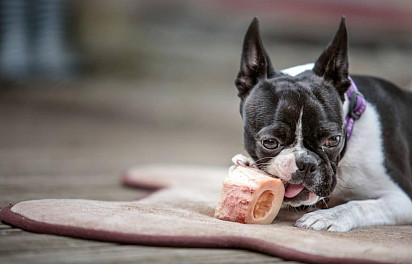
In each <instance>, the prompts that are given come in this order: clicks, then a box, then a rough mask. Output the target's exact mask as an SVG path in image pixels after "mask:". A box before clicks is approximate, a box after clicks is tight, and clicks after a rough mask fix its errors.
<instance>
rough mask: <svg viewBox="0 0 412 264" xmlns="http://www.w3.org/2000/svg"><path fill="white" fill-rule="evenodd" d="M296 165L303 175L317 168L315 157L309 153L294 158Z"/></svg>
mask: <svg viewBox="0 0 412 264" xmlns="http://www.w3.org/2000/svg"><path fill="white" fill-rule="evenodd" d="M296 167H298V170H299V172H300V173H302V174H303V175H309V174H311V173H312V172H314V171H316V169H317V168H318V163H317V161H316V159H315V158H314V157H312V156H309V155H300V156H299V157H298V158H297V159H296Z"/></svg>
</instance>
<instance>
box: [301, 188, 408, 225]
mask: <svg viewBox="0 0 412 264" xmlns="http://www.w3.org/2000/svg"><path fill="white" fill-rule="evenodd" d="M402 224H412V202H411V200H410V199H409V197H408V196H407V195H406V194H405V193H403V192H399V193H391V194H386V195H385V196H382V197H381V198H379V199H374V200H362V201H350V202H348V203H345V204H341V205H338V206H336V207H333V208H330V209H326V210H318V211H315V212H311V213H307V214H305V215H304V216H302V217H301V218H300V219H298V220H297V221H296V224H295V225H296V226H298V227H302V228H308V229H314V230H328V231H335V232H345V231H349V230H351V229H353V228H357V227H362V226H373V225H402Z"/></svg>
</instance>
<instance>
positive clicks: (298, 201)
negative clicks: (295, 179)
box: [283, 188, 321, 207]
mask: <svg viewBox="0 0 412 264" xmlns="http://www.w3.org/2000/svg"><path fill="white" fill-rule="evenodd" d="M320 199H321V198H320V197H319V196H317V195H316V194H315V193H313V192H311V191H309V190H308V189H307V188H303V190H302V191H301V192H300V193H298V194H297V195H296V196H294V197H291V198H288V197H284V199H283V203H284V204H287V205H290V206H292V207H299V206H301V205H314V204H316V203H317V202H318V201H319V200H320Z"/></svg>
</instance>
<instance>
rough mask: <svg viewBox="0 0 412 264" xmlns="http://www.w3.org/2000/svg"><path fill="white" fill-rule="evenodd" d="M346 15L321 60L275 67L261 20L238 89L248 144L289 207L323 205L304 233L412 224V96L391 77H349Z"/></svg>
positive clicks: (307, 217)
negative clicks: (282, 187) (281, 188)
mask: <svg viewBox="0 0 412 264" xmlns="http://www.w3.org/2000/svg"><path fill="white" fill-rule="evenodd" d="M347 46H348V41H347V31H346V25H345V18H344V17H342V20H341V22H340V26H339V29H338V30H337V32H336V33H335V35H334V37H333V39H332V41H331V42H330V43H329V45H328V46H327V48H326V49H325V50H324V51H323V52H322V53H321V55H320V56H319V58H318V59H317V60H316V62H315V63H312V64H306V65H302V66H298V67H294V68H291V69H287V70H283V71H276V70H275V69H274V67H273V66H272V64H271V60H270V58H269V56H268V54H267V53H266V51H265V49H264V47H263V44H262V41H261V38H260V33H259V22H258V20H257V18H254V19H253V21H252V22H251V24H250V26H249V28H248V30H247V33H246V35H245V37H244V42H243V50H242V56H241V63H240V70H239V73H238V75H237V78H236V81H235V85H236V87H237V90H238V96H239V97H240V114H241V116H242V119H243V123H244V147H245V149H246V151H247V152H248V154H249V156H250V157H251V158H248V157H246V156H243V155H237V156H235V157H234V161H235V162H236V163H244V164H248V165H251V164H253V165H254V166H257V167H258V168H259V169H261V170H264V171H266V172H267V173H269V174H270V175H273V176H275V177H278V178H280V179H281V180H282V181H283V182H284V185H285V197H284V204H286V205H289V206H292V207H302V206H314V205H316V204H319V203H320V202H323V203H325V204H326V205H327V206H328V209H319V210H315V211H312V212H309V213H306V214H304V215H303V216H302V217H301V218H300V219H298V220H297V221H296V223H295V225H296V226H297V227H301V228H307V229H314V230H329V231H337V232H345V231H349V230H351V229H353V228H357V227H365V226H374V225H405V224H411V223H412V201H411V197H412V93H409V92H406V91H403V90H401V89H399V88H398V87H396V86H395V85H394V84H392V83H390V82H387V81H385V80H382V79H379V78H374V77H369V76H360V75H349V73H348V52H347V49H348V48H347Z"/></svg>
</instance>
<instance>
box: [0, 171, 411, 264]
mask: <svg viewBox="0 0 412 264" xmlns="http://www.w3.org/2000/svg"><path fill="white" fill-rule="evenodd" d="M226 174H227V169H225V168H213V167H206V166H190V165H168V164H164V165H152V166H145V167H138V168H134V169H131V170H129V171H128V172H127V173H126V174H125V175H124V176H123V178H122V181H123V184H125V185H127V186H131V187H138V188H146V189H152V190H153V191H152V192H151V193H150V194H149V195H147V196H145V197H143V198H141V199H139V200H137V201H123V202H112V201H110V202H109V201H93V200H80V199H78V200H76V199H44V200H33V201H25V202H20V203H18V204H16V205H13V206H12V205H10V206H7V207H5V208H3V209H2V211H1V213H0V217H1V220H2V221H3V222H5V223H7V224H10V225H13V226H16V227H19V228H21V229H24V230H27V231H31V232H36V233H44V234H55V235H61V236H69V237H76V238H83V239H91V240H99V241H109V242H117V243H125V244H139V245H151V246H173V247H212V248H242V249H249V250H254V251H258V252H262V253H265V254H269V255H273V256H277V257H281V258H284V259H287V260H295V261H302V262H308V263H412V226H395V227H389V226H380V227H368V228H358V229H355V230H352V231H349V232H346V233H334V232H328V231H314V230H306V229H301V228H297V227H295V226H294V222H295V221H296V219H298V218H299V217H300V216H301V215H302V214H303V213H304V212H299V211H295V210H287V209H282V210H281V211H280V213H279V215H278V217H277V218H276V219H275V221H274V222H273V223H272V224H270V225H245V224H240V223H233V222H227V221H221V220H218V219H215V218H213V214H214V208H215V206H216V204H217V201H218V199H219V194H220V189H221V186H222V182H223V179H224V177H225V176H226Z"/></svg>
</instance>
